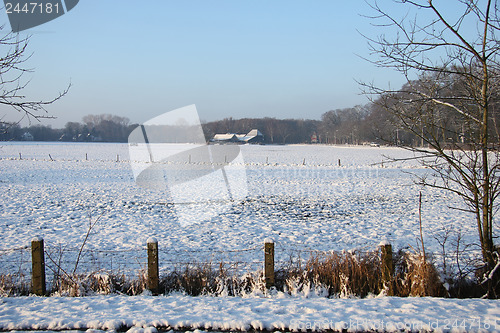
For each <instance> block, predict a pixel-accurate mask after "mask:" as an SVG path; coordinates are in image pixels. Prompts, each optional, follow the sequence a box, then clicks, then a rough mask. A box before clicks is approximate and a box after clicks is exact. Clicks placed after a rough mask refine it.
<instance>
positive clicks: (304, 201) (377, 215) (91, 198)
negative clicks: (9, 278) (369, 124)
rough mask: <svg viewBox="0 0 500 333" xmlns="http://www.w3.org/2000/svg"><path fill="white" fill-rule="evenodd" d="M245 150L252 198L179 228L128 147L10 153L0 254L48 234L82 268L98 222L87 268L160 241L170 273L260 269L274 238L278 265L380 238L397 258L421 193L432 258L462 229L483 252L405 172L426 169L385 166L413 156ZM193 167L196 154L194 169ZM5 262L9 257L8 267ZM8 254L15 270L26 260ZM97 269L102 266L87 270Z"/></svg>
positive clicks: (48, 242)
mask: <svg viewBox="0 0 500 333" xmlns="http://www.w3.org/2000/svg"><path fill="white" fill-rule="evenodd" d="M241 152H242V155H243V161H244V162H241V163H244V166H245V168H246V175H247V178H248V181H247V183H248V195H247V198H246V199H245V200H243V201H241V202H236V203H235V204H234V205H233V206H230V207H229V208H228V209H226V210H225V211H223V212H220V213H219V214H216V215H215V216H213V217H212V218H211V219H209V220H206V221H203V216H205V214H207V212H210V210H211V209H213V208H214V206H210V205H209V204H206V203H205V204H202V205H199V206H198V209H196V210H191V213H193V216H192V220H193V223H192V224H190V225H187V226H181V225H180V224H179V223H178V222H177V221H176V219H175V216H174V213H173V206H172V205H173V204H172V201H171V198H170V197H169V193H168V191H166V190H165V189H160V190H153V189H144V188H141V187H139V186H137V185H136V184H135V182H134V180H133V173H132V169H131V166H130V163H129V161H128V160H129V156H128V146H127V144H102V143H85V144H84V143H36V142H30V143H27V142H23V143H16V142H8V143H2V144H0V169H1V170H2V172H1V174H0V194H1V196H2V199H3V200H2V201H1V202H0V232H1V233H2V244H1V247H0V250H2V249H12V248H19V247H24V246H29V240H30V239H31V238H33V236H34V235H39V236H41V237H43V239H44V241H45V247H46V249H47V251H49V252H50V251H52V252H51V253H53V254H54V255H56V256H57V252H58V251H61V249H62V250H64V253H65V256H64V259H65V261H67V262H69V263H71V262H73V263H74V261H75V260H74V259H75V257H76V255H77V254H78V250H79V247H80V245H81V244H82V242H83V239H84V237H85V235H86V233H87V231H88V226H89V223H90V222H91V221H96V219H99V221H98V223H97V224H96V226H95V227H94V229H93V230H92V232H91V234H90V237H89V238H88V240H87V243H86V245H85V250H87V251H95V253H94V256H93V257H92V258H89V260H88V261H91V260H95V256H100V257H99V258H98V259H99V260H98V261H100V262H106V261H109V258H110V257H113V262H119V263H122V264H121V266H120V267H121V268H124V267H125V268H126V267H129V268H132V269H137V268H140V267H141V266H140V265H141V264H142V263H143V262H144V260H145V258H144V253H143V249H144V244H145V242H146V240H147V239H148V238H150V237H155V238H156V239H158V241H159V246H160V256H162V257H161V258H160V265H163V267H162V266H160V268H161V269H166V268H167V266H168V264H167V262H175V261H181V262H189V261H193V260H195V261H196V260H199V259H200V257H201V258H203V259H208V260H210V259H211V260H214V261H216V260H225V261H230V262H236V261H238V262H249V263H252V262H255V261H256V260H260V259H261V252H260V249H261V246H263V244H262V243H261V242H262V240H263V239H265V238H272V239H273V240H274V242H275V245H276V258H277V261H278V263H279V261H280V260H286V259H288V258H289V257H290V254H291V253H294V254H299V253H300V252H301V251H302V252H304V251H305V252H310V251H330V250H343V249H346V250H351V249H359V250H372V249H376V248H377V247H378V244H379V243H380V242H381V241H382V240H385V241H388V242H390V243H391V244H392V246H393V249H394V250H395V251H397V250H399V249H401V248H409V247H410V246H412V247H415V246H416V245H417V242H416V239H417V237H419V229H418V193H419V191H422V193H423V205H422V221H423V227H424V231H425V234H424V241H425V245H426V249H427V250H428V251H429V252H431V251H433V252H435V253H437V254H439V253H440V251H441V246H440V245H439V242H438V240H442V239H443V237H444V235H445V234H446V232H448V231H451V233H450V235H452V237H448V242H447V243H446V244H445V245H446V248H447V252H448V253H449V254H452V253H453V252H452V251H454V249H455V248H456V244H455V243H454V241H455V238H454V237H455V235H458V234H455V233H454V232H457V231H458V230H459V231H460V237H461V242H462V243H461V244H460V245H461V246H462V247H463V246H465V244H473V246H470V247H469V248H468V251H467V252H466V253H467V254H469V253H470V254H471V255H472V254H474V253H479V248H478V247H477V246H475V245H474V244H477V236H476V233H477V231H476V226H475V223H474V221H473V217H472V216H470V215H468V214H467V213H464V212H461V211H458V210H451V209H449V206H458V207H462V203H461V202H460V201H459V200H458V199H457V198H455V197H453V196H452V195H451V194H449V193H442V192H438V191H434V190H430V189H422V188H421V187H419V186H417V185H415V184H414V183H413V178H414V177H413V176H412V175H411V174H409V173H408V172H411V173H416V174H425V173H427V172H428V170H426V169H423V168H421V167H420V165H419V164H418V163H417V162H416V161H415V160H407V161H401V162H397V163H388V162H384V161H386V160H387V158H386V157H384V156H392V157H401V158H405V157H410V156H411V154H410V153H409V152H407V151H404V150H400V149H396V148H373V147H342V146H321V145H318V146H311V145H294V146H293V145H292V146H248V145H245V146H241ZM19 154H21V156H22V159H20V158H19ZM49 154H50V155H51V156H52V159H53V161H52V160H51V159H50V158H49V157H48V155H49ZM117 156H119V159H117ZM339 159H340V160H341V166H339V165H338V160H339ZM195 160H196V157H195V156H193V157H192V163H195ZM117 161H119V162H117ZM304 161H305V164H304ZM186 163H188V161H186ZM216 213H217V212H216ZM457 237H458V236H457ZM457 237H456V238H457ZM249 249H253V250H251V251H250V250H249ZM228 250H230V251H233V252H232V253H231V254H228V253H227V251H228ZM461 250H462V248H461ZM99 251H108V252H107V253H106V254H105V255H104V254H103V253H102V252H99ZM238 251H240V252H238ZM6 255H7V254H6V253H4V252H0V260H2V259H3V258H5V256H6ZM8 255H9V256H10V257H9V258H7V259H9V260H8V261H9V262H10V263H7V264H6V265H10V266H9V267H10V268H9V269H12V270H16V271H17V270H18V268H19V267H18V266H19V265H18V262H16V260H17V259H16V258H19V256H20V254H19V253H17V252H16V253H11V252H9V253H8ZM223 255H224V257H222V256H223ZM12 256H16V257H15V258H13V257H12ZM26 256H27V254H25V255H24V257H26ZM24 257H23V258H24ZM49 264H50V261H49ZM85 265H87V266H89V265H88V264H86V263H85V262H83V263H82V264H81V266H80V267H82V269H83V268H85ZM452 265H453V262H452V263H450V265H449V267H451V266H452ZM108 266H109V267H110V266H111V265H108ZM108 266H106V267H108ZM112 266H113V268H115V267H116V265H114V264H113V265H112ZM25 267H27V266H25ZM255 267H260V265H255ZM7 268H8V267H6V269H7ZM98 268H102V267H97V266H95V267H94V266H92V267H89V269H98Z"/></svg>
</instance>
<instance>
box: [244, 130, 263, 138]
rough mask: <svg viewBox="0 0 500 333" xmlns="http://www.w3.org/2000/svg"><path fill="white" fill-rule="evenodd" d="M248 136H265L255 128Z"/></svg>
mask: <svg viewBox="0 0 500 333" xmlns="http://www.w3.org/2000/svg"><path fill="white" fill-rule="evenodd" d="M246 136H251V137H256V136H264V135H262V133H261V132H260V131H259V130H258V129H253V130H251V131H250V132H248V134H247V135H246Z"/></svg>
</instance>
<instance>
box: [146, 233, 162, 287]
mask: <svg viewBox="0 0 500 333" xmlns="http://www.w3.org/2000/svg"><path fill="white" fill-rule="evenodd" d="M147 243H148V283H147V287H148V289H149V290H150V291H151V293H152V294H153V295H158V292H159V286H160V283H159V272H158V241H157V240H156V238H154V237H151V238H149V239H148V242H147Z"/></svg>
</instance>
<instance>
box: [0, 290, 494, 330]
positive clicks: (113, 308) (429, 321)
mask: <svg viewBox="0 0 500 333" xmlns="http://www.w3.org/2000/svg"><path fill="white" fill-rule="evenodd" d="M156 328H161V329H173V330H178V329H188V330H195V329H198V330H209V329H210V330H216V331H217V330H224V331H229V330H231V331H248V330H268V331H274V330H284V331H306V330H310V331H322V330H323V331H324V330H326V329H330V330H342V329H344V330H346V331H348V332H358V331H378V332H383V331H385V332H400V331H405V330H406V331H413V332H416V331H419V332H420V331H435V332H499V331H500V302H498V301H493V300H479V299H472V300H451V299H437V298H396V297H381V298H372V299H327V298H321V297H318V298H294V297H287V296H285V295H283V294H278V295H276V296H275V297H261V298H258V297H246V298H241V297H206V296H204V297H189V296H183V295H170V296H158V297H153V296H134V297H127V296H118V295H111V296H94V297H82V298H64V297H50V298H43V297H11V298H3V299H0V329H2V330H45V329H47V330H70V329H72V330H88V329H91V330H113V331H116V330H125V329H132V331H131V332H143V330H149V331H150V332H151V330H153V331H154V330H155V329H156Z"/></svg>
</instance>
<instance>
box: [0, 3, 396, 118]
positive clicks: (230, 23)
mask: <svg viewBox="0 0 500 333" xmlns="http://www.w3.org/2000/svg"><path fill="white" fill-rule="evenodd" d="M369 13H370V9H369V8H368V6H367V5H366V4H365V2H364V1H363V0H353V1H333V0H314V1H306V0H302V1H296V0H273V1H269V0H265V1H264V0H255V1H250V0H247V1H236V0H175V1H174V0H162V1H160V0H150V1H136V2H131V1H119V0H106V1H102V0H101V1H97V0H82V1H80V3H79V4H78V5H77V6H76V7H75V8H74V9H73V10H71V11H70V12H68V13H67V14H65V15H63V16H62V17H59V18H57V19H56V20H54V21H51V22H49V23H46V24H44V25H41V26H38V27H36V28H33V29H30V30H28V31H27V32H25V33H22V35H26V34H31V35H32V37H31V42H30V46H29V50H30V51H31V52H33V56H32V58H31V59H30V60H29V63H28V65H29V67H32V68H33V69H34V70H35V71H34V72H33V73H30V74H29V75H28V76H27V78H30V79H31V82H30V85H29V88H28V89H27V91H26V93H27V95H28V96H29V97H31V98H32V99H48V98H50V97H52V96H54V95H56V94H57V93H58V92H59V91H60V90H63V89H64V88H65V86H66V85H67V84H68V83H69V82H71V83H72V85H73V86H72V88H71V90H70V92H69V94H68V95H67V96H66V97H64V99H63V100H61V101H60V102H58V103H57V104H54V105H52V106H50V107H49V111H50V114H51V115H53V116H56V117H57V119H56V120H46V121H44V122H43V123H44V124H50V125H52V126H53V127H62V126H64V124H65V123H66V122H67V121H80V120H81V118H82V117H83V116H84V115H86V114H101V113H111V114H116V115H120V116H125V117H128V118H130V120H131V121H132V122H144V121H146V120H148V119H150V118H152V117H154V116H157V115H159V114H162V113H164V112H167V111H170V110H173V109H176V108H179V107H183V106H185V105H190V104H196V106H197V109H198V112H199V114H200V118H201V119H202V120H206V121H210V120H216V119H222V118H225V117H233V118H242V117H265V116H269V117H276V118H307V119H319V118H320V117H321V114H323V113H324V112H326V111H328V110H331V109H336V108H344V107H350V106H354V105H356V104H365V103H366V102H367V99H366V97H364V96H362V95H360V89H359V86H358V85H357V83H356V82H355V79H358V80H363V81H373V80H374V81H376V82H379V83H381V84H387V83H388V82H391V85H392V86H400V85H401V84H402V83H403V81H402V78H401V77H400V76H399V75H398V74H397V73H394V72H392V71H390V70H387V69H377V68H375V67H374V66H373V65H372V64H370V63H368V62H366V61H365V60H363V59H361V58H360V57H358V56H357V55H361V56H367V55H368V48H367V44H366V41H365V40H364V38H363V37H362V36H361V35H360V34H359V33H358V31H357V30H360V31H361V32H363V33H366V34H368V35H371V36H375V35H377V34H379V33H380V32H381V31H377V30H376V28H374V27H372V26H370V21H369V20H368V19H366V18H364V17H362V16H361V15H360V14H369ZM1 15H2V21H3V22H8V21H7V16H6V14H5V13H4V11H2V14H1ZM8 28H9V25H8V24H7V25H6V29H8ZM0 112H1V113H2V114H7V113H11V111H8V110H5V109H0Z"/></svg>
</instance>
